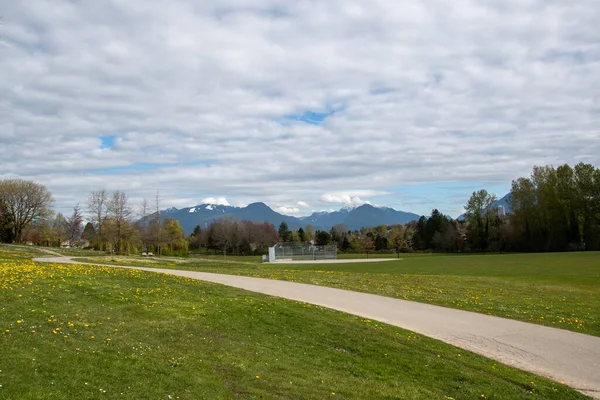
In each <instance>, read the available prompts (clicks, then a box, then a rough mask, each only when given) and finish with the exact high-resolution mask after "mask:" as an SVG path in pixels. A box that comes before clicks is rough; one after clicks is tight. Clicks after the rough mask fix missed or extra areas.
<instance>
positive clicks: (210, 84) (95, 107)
mask: <svg viewBox="0 0 600 400" xmlns="http://www.w3.org/2000/svg"><path fill="white" fill-rule="evenodd" d="M6 3H7V4H6V5H5V6H4V8H3V10H2V14H3V22H2V35H1V39H0V40H1V42H0V46H1V47H2V63H0V76H2V78H3V79H0V92H1V93H2V97H1V98H0V144H1V145H0V179H2V178H5V177H13V176H18V177H21V178H24V179H33V180H36V181H39V182H42V183H44V184H46V185H47V186H48V187H49V189H50V190H51V191H52V192H53V193H54V194H55V197H56V198H57V202H56V205H57V208H63V209H67V210H68V209H71V208H72V207H73V205H74V204H77V203H85V199H86V197H87V194H88V193H89V192H90V191H91V190H93V189H95V188H98V187H107V188H108V189H109V190H114V189H122V190H125V191H127V192H128V193H129V195H130V197H131V199H132V201H134V202H137V201H140V200H141V198H143V197H149V198H151V197H152V196H153V193H155V192H156V191H157V190H160V192H161V194H162V196H163V204H165V205H171V204H173V205H175V204H180V203H181V201H182V199H193V198H202V197H205V196H211V195H212V194H213V193H219V194H220V195H222V196H226V197H227V198H229V199H233V200H232V201H233V202H234V203H236V204H237V203H238V202H240V203H244V204H248V203H251V202H254V201H266V202H269V203H271V204H296V205H297V206H298V207H299V208H304V207H305V206H302V205H300V204H299V203H297V199H298V198H302V199H306V201H307V202H308V203H309V204H311V207H314V208H315V209H320V208H324V207H325V204H326V203H327V202H328V201H326V200H323V199H322V198H321V195H322V194H323V193H328V194H330V195H331V196H332V197H331V198H330V200H331V199H334V198H336V199H337V200H339V201H336V202H337V203H338V204H352V202H353V201H354V202H358V201H363V200H361V199H364V198H369V199H373V201H376V202H377V203H378V204H382V205H389V204H397V202H401V203H402V204H414V207H416V208H418V209H410V210H407V211H415V212H424V213H425V212H427V213H428V210H431V208H434V207H439V208H441V209H442V211H445V210H456V209H460V208H461V207H462V204H464V202H465V201H466V198H462V192H460V194H461V196H459V197H460V198H454V197H452V196H446V197H443V198H439V197H438V198H433V199H431V200H427V201H419V197H418V196H413V195H411V196H412V197H407V198H402V199H398V195H397V193H399V192H402V188H403V187H406V186H408V185H410V184H415V183H422V184H429V185H436V184H437V183H438V182H440V183H444V182H481V183H483V182H504V183H505V185H506V188H508V187H509V185H510V181H511V180H512V179H515V178H518V177H519V176H526V175H528V174H529V173H530V171H531V168H532V166H533V165H545V164H554V165H558V164H562V163H576V162H579V161H584V162H588V163H593V164H596V165H599V164H600V156H599V154H600V140H598V126H600V112H599V111H600V108H599V107H600V105H599V104H600V97H598V93H600V80H598V79H595V77H596V76H600V50H599V43H600V38H599V36H598V29H597V22H596V19H597V18H596V17H597V15H598V14H599V13H600V3H599V2H598V1H597V0H579V1H577V2H570V3H568V4H567V3H565V2H560V1H558V0H528V1H525V2H523V1H516V0H510V1H509V2H508V3H507V2H506V0H504V1H503V0H490V1H487V2H483V3H482V2H476V1H474V0H466V1H461V2H458V3H456V4H455V5H453V7H451V8H448V4H447V2H446V1H441V0H425V1H423V2H419V3H414V4H406V2H389V1H383V0H376V1H374V2H373V3H370V5H369V7H366V6H365V3H364V2H360V1H358V0H344V1H342V0H332V1H328V2H320V3H318V4H315V3H314V2H308V1H303V0H301V1H297V2H285V1H282V0H257V1H255V2H252V4H251V5H246V4H243V2H239V1H237V0H224V1H221V2H197V1H193V0H174V1H171V2H165V1H157V2H151V3H148V2H142V0H131V1H128V2H73V1H67V0H55V1H52V2H48V1H45V0H28V1H12V2H6ZM532 21H535V23H532ZM332 110H337V112H335V113H334V114H332V115H331V116H329V117H328V118H327V119H325V121H324V122H323V123H322V124H320V125H313V124H307V123H303V122H298V121H294V120H293V118H286V116H291V115H301V114H302V113H304V112H306V111H313V112H316V113H328V112H331V111H332ZM101 136H115V137H116V140H115V143H114V146H113V148H111V149H100V140H99V138H100V137H101ZM149 164H151V165H149ZM97 170H103V171H102V174H99V173H98V172H97ZM361 191H364V193H363V192H361ZM370 192H377V194H369V193H370ZM343 194H347V195H348V196H349V197H350V198H349V199H347V198H346V197H343V198H340V196H341V195H343ZM467 195H468V193H467ZM354 197H356V198H357V199H358V200H353V198H354ZM346 201H350V203H347V202H346ZM329 202H330V203H331V201H329ZM336 202H334V203H336ZM189 205H190V206H191V205H193V204H189ZM444 207H445V209H444ZM446 212H448V211H446Z"/></svg>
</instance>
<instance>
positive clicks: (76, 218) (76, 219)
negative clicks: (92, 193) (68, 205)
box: [65, 204, 83, 246]
mask: <svg viewBox="0 0 600 400" xmlns="http://www.w3.org/2000/svg"><path fill="white" fill-rule="evenodd" d="M82 225H83V215H82V214H81V209H80V208H79V204H77V205H76V206H75V207H73V214H71V216H70V217H68V218H67V219H66V221H65V227H66V229H67V236H68V240H69V246H73V242H74V241H75V240H77V239H80V238H81V227H82Z"/></svg>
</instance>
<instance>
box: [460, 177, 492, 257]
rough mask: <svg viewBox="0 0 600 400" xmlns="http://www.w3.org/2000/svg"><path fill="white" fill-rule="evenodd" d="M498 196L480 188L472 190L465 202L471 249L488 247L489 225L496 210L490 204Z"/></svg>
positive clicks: (485, 249)
mask: <svg viewBox="0 0 600 400" xmlns="http://www.w3.org/2000/svg"><path fill="white" fill-rule="evenodd" d="M496 200H498V198H497V197H496V196H495V195H494V194H491V193H488V191H487V190H485V189H481V190H478V191H476V192H473V194H472V195H471V197H470V198H469V200H468V201H467V204H465V211H466V220H467V224H468V233H467V238H468V241H469V245H470V247H471V250H474V251H487V250H489V248H490V241H491V240H490V239H491V237H492V230H491V227H492V225H493V224H494V222H493V221H494V218H495V217H496V213H497V210H495V209H492V204H493V203H494V202H495V201H496Z"/></svg>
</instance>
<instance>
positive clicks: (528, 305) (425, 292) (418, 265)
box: [82, 252, 600, 336]
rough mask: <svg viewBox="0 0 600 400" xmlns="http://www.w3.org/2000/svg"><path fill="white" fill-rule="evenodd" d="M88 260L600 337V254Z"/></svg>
mask: <svg viewBox="0 0 600 400" xmlns="http://www.w3.org/2000/svg"><path fill="white" fill-rule="evenodd" d="M83 260H88V261H94V262H108V263H111V262H114V263H118V264H124V265H144V266H150V267H152V266H160V267H162V268H175V269H188V270H197V271H205V272H218V273H225V274H236V275H248V276H254V277H261V278H269V279H282V280H289V281H294V282H303V283H311V284H315V285H324V286H331V287H337V288H342V289H348V290H356V291H361V292H367V293H374V294H381V295H384V296H390V297H396V298H402V299H406V300H414V301H419V302H427V303H433V304H437V305H442V306H446V307H452V308H459V309H464V310H469V311H476V312H481V313H485V314H491V315H497V316H501V317H505V318H512V319H517V320H521V321H527V322H532V323H537V324H542V325H548V326H552V327H557V328H562V329H568V330H572V331H576V332H581V333H586V334H590V335H596V336H600V253H598V252H581V253H545V254H498V255H491V254H490V255H405V256H404V258H403V259H401V260H398V259H393V258H392V259H390V261H389V262H378V263H348V264H298V265H291V264H283V265H277V264H275V265H272V264H259V263H257V262H254V260H256V258H255V259H249V258H243V259H241V260H238V259H236V258H235V257H228V258H227V259H226V260H223V259H222V258H218V257H215V258H212V259H203V260H195V259H184V260H182V259H180V260H168V259H162V260H148V259H140V258H135V257H128V258H119V259H116V260H111V259H110V258H107V257H92V258H85V259H82V261H83Z"/></svg>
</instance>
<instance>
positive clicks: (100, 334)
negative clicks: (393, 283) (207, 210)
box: [0, 249, 585, 399]
mask: <svg viewBox="0 0 600 400" xmlns="http://www.w3.org/2000/svg"><path fill="white" fill-rule="evenodd" d="M30 255H31V254H30V253H28V252H26V251H12V250H2V249H0V332H1V334H0V349H2V357H0V398H2V399H41V398H43V399H71V398H86V399H94V398H98V399H102V398H111V399H112V398H114V399H117V398H118V399H120V398H123V399H141V398H144V399H145V398H155V399H199V398H205V399H210V398H214V399H217V398H218V399H234V398H244V399H246V398H267V399H270V398H277V399H331V398H365V399H370V398H372V399H433V398H437V399H474V398H483V399H520V398H530V397H537V398H544V399H580V398H585V397H584V396H583V395H581V394H580V393H577V392H575V391H573V390H571V389H570V388H568V387H566V386H565V385H562V384H561V383H556V382H551V381H549V380H547V379H543V378H541V377H537V376H535V375H532V374H530V373H526V372H522V371H519V370H516V369H513V368H509V367H506V366H503V365H501V364H498V363H496V362H494V361H491V360H489V359H486V358H484V357H481V356H478V355H475V354H472V353H469V352H467V351H464V350H460V349H458V348H455V347H453V346H450V345H447V344H444V343H442V342H439V341H436V340H433V339H429V338H426V337H423V336H421V335H417V334H414V333H411V332H409V331H406V330H402V329H399V328H396V327H392V326H388V325H385V324H381V323H377V322H375V321H371V320H366V319H363V318H360V317H355V316H352V315H348V314H344V313H340V312H336V311H332V310H328V309H324V308H321V307H316V306H312V305H309V304H305V303H300V302H296V301H289V300H284V299H279V298H274V297H269V296H265V295H261V294H256V293H251V292H247V291H242V290H238V289H234V288H229V287H226V286H222V285H216V284H211V283H206V282H199V281H194V280H190V279H186V278H180V277H171V276H166V275H162V274H152V273H148V272H142V271H136V270H122V269H113V268H110V267H99V266H89V265H88V266H85V265H69V264H67V265H61V264H41V263H34V262H32V261H29V260H28V258H29V257H30ZM223 265H228V264H223ZM223 265H221V266H219V268H224V267H223ZM245 267H248V266H236V267H235V268H245ZM215 268H216V267H215ZM227 268H229V267H227ZM232 268H233V267H232ZM255 268H256V266H255ZM296 271H301V273H307V274H311V273H312V272H311V271H302V270H301V269H298V270H296ZM330 272H331V273H334V274H336V273H338V272H336V271H330ZM342 273H350V272H345V271H342ZM352 273H355V274H361V273H362V272H352ZM341 276H343V275H341Z"/></svg>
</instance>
